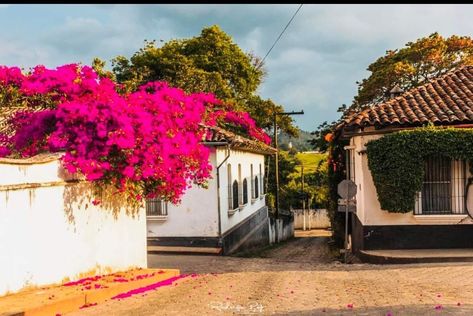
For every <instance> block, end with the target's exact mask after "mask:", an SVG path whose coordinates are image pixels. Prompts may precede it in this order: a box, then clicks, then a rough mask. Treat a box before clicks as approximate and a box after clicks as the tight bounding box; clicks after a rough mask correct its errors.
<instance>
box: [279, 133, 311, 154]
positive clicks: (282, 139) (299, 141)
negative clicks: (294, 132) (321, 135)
mask: <svg viewBox="0 0 473 316" xmlns="http://www.w3.org/2000/svg"><path fill="white" fill-rule="evenodd" d="M313 138H314V135H311V134H310V133H309V132H306V131H303V130H300V133H299V137H291V136H289V135H287V134H286V133H283V132H281V133H280V134H279V135H278V145H279V148H280V149H282V150H289V143H291V144H292V148H293V149H295V150H296V151H298V152H301V151H309V150H313V149H312V146H311V145H310V144H309V141H310V140H311V139H313Z"/></svg>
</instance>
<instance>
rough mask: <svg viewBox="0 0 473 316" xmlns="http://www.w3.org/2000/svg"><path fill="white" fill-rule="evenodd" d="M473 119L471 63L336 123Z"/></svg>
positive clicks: (416, 123)
mask: <svg viewBox="0 0 473 316" xmlns="http://www.w3.org/2000/svg"><path fill="white" fill-rule="evenodd" d="M430 122H432V123H434V124H437V125H452V124H462V123H473V66H464V67H461V68H458V69H456V70H452V71H450V72H448V73H446V74H445V75H443V76H441V77H438V78H436V79H433V80H430V81H429V82H427V83H425V84H423V85H421V86H419V87H416V88H413V89H411V90H409V91H407V92H404V93H403V94H401V95H400V96H398V97H395V98H393V99H390V100H388V101H386V102H384V103H378V104H375V105H373V106H371V107H369V108H367V109H364V110H362V111H361V112H358V113H354V114H352V115H350V116H348V118H347V119H346V120H345V121H344V122H342V124H341V126H339V127H364V126H376V127H385V126H392V125H396V126H420V125H423V124H426V123H430Z"/></svg>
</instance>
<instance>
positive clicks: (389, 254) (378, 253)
mask: <svg viewBox="0 0 473 316" xmlns="http://www.w3.org/2000/svg"><path fill="white" fill-rule="evenodd" d="M358 256H359V257H360V259H361V260H362V261H363V262H368V263H381V264H383V263H386V264H389V263H429V262H472V261H473V248H459V249H385V250H361V251H360V253H359V255H358Z"/></svg>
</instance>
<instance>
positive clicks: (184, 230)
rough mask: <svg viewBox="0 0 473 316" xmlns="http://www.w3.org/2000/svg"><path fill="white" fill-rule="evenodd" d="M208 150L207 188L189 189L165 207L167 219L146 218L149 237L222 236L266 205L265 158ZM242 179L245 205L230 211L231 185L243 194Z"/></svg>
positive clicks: (222, 148)
mask: <svg viewBox="0 0 473 316" xmlns="http://www.w3.org/2000/svg"><path fill="white" fill-rule="evenodd" d="M210 149H211V155H210V158H209V159H210V163H211V165H212V179H210V180H209V181H208V188H200V187H196V186H194V187H192V188H190V189H188V190H187V191H186V192H185V194H184V196H183V198H182V201H181V203H180V204H179V205H173V204H171V203H168V204H167V207H168V214H167V216H163V217H152V216H151V217H150V216H148V237H219V231H220V234H221V235H222V234H225V232H227V231H229V230H230V229H231V228H233V227H235V226H236V225H238V224H239V223H241V222H242V221H244V220H245V219H246V218H248V217H249V216H250V215H252V214H254V213H255V212H256V211H258V210H259V209H260V208H262V207H264V206H265V205H266V201H265V197H264V194H262V193H263V192H264V191H263V177H264V155H263V154H256V153H251V152H247V151H241V150H234V149H230V150H228V149H227V148H226V147H225V146H219V147H210ZM228 154H229V156H228ZM227 156H228V158H227ZM226 158H227V159H226ZM225 159H226V160H225ZM222 162H223V164H222ZM220 164H222V165H221V166H220V168H219V177H220V185H219V188H217V166H219V165H220ZM252 168H253V172H252ZM245 178H246V180H247V187H248V203H246V204H244V205H241V206H240V207H238V208H236V209H231V207H230V203H229V197H230V196H229V194H230V195H231V193H230V185H231V183H232V182H233V181H234V180H237V181H238V183H239V192H242V189H243V180H244V179H245ZM255 178H257V182H258V185H259V187H258V197H257V198H253V199H252V190H253V191H254V189H255ZM250 179H251V180H252V181H250ZM241 199H242V196H241V197H240V200H241ZM219 201H220V203H219ZM241 202H242V201H241ZM241 204H242V203H241ZM219 205H220V206H219ZM219 209H220V210H219ZM219 212H220V229H219Z"/></svg>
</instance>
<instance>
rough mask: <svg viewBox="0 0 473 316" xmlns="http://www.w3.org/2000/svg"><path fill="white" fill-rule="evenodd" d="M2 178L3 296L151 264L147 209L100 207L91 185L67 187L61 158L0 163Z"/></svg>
mask: <svg viewBox="0 0 473 316" xmlns="http://www.w3.org/2000/svg"><path fill="white" fill-rule="evenodd" d="M0 174H1V175H2V176H1V183H2V185H3V186H0V271H2V273H0V295H4V294H7V293H11V292H16V291H18V290H20V289H22V288H28V287H30V286H42V285H47V284H52V283H59V282H63V281H67V280H77V279H79V278H81V277H84V276H87V275H92V274H97V273H99V274H101V273H110V272H115V271H120V270H125V269H129V268H133V267H146V266H147V257H146V217H145V214H144V209H141V210H140V211H139V212H138V213H137V214H135V215H134V216H131V215H127V214H126V210H125V209H123V208H121V209H115V211H112V210H111V209H110V208H109V207H106V206H102V204H100V205H98V206H94V205H93V204H92V203H91V198H89V196H90V185H89V184H88V183H84V182H82V183H67V184H66V183H64V182H63V180H64V177H63V176H62V175H63V174H64V172H63V171H61V168H60V165H59V162H58V161H57V160H53V161H50V162H47V163H40V164H33V165H12V164H5V163H2V161H0ZM61 182H62V183H61ZM21 184H26V185H24V186H23V188H20V187H19V186H17V187H11V186H10V187H6V186H7V185H21Z"/></svg>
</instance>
